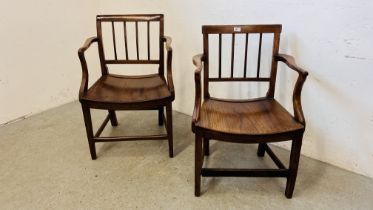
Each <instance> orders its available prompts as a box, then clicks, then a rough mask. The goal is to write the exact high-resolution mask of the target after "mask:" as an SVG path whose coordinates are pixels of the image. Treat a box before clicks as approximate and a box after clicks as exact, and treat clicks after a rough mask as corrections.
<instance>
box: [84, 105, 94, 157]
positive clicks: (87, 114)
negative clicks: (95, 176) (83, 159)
mask: <svg viewBox="0 0 373 210" xmlns="http://www.w3.org/2000/svg"><path fill="white" fill-rule="evenodd" d="M82 110H83V116H84V124H85V128H86V132H87V138H88V145H89V151H90V152H91V158H92V160H96V158H97V156H96V146H95V142H94V140H93V128H92V118H91V111H90V109H89V108H88V107H85V106H83V105H82Z"/></svg>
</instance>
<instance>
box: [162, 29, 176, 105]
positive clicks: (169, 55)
mask: <svg viewBox="0 0 373 210" xmlns="http://www.w3.org/2000/svg"><path fill="white" fill-rule="evenodd" d="M163 41H164V42H165V43H166V45H165V47H166V50H167V85H168V89H169V90H170V92H171V95H172V97H173V98H174V97H175V89H174V82H173V79H172V47H171V42H172V39H171V37H168V36H164V37H163Z"/></svg>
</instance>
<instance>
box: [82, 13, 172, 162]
mask: <svg viewBox="0 0 373 210" xmlns="http://www.w3.org/2000/svg"><path fill="white" fill-rule="evenodd" d="M163 21H164V20H163V15H162V14H146V15H145V14H144V15H143V14H139V15H99V16H97V18H96V24H97V37H92V38H89V39H87V41H86V42H85V43H84V45H83V46H82V47H81V48H80V49H79V51H78V55H79V59H80V62H81V66H82V73H83V74H82V81H81V85H80V90H79V101H80V102H81V105H82V109H83V115H84V122H85V127H86V132H87V138H88V144H89V149H90V153H91V158H92V159H93V160H94V159H96V148H95V143H97V142H112V141H133V140H161V139H165V140H168V145H169V156H170V157H173V135H172V101H173V100H174V98H175V91H174V85H173V80H172V66H171V65H172V48H171V38H169V37H166V36H164V26H163V24H164V23H163ZM104 24H107V25H108V26H109V28H111V33H109V34H110V35H111V36H112V39H111V41H112V43H109V44H112V48H111V50H112V51H111V54H113V56H112V57H110V56H106V55H105V54H108V53H109V50H107V48H105V47H104V40H105V39H103V31H104V30H103V29H102V28H103V25H104ZM129 24H132V25H133V26H134V28H135V33H132V35H133V37H135V40H133V41H132V43H135V44H134V45H135V46H136V47H132V48H131V47H130V41H131V40H128V39H129V38H128V37H130V36H129V35H127V34H129V31H128V25H129ZM140 25H141V26H143V28H146V32H147V34H146V35H145V36H143V37H146V42H145V43H146V44H143V45H142V47H144V45H145V48H146V49H145V50H141V48H140V47H139V42H140V41H139V39H140V38H141V36H139V27H140ZM153 25H156V28H157V30H159V31H157V30H155V31H157V33H156V34H157V36H156V39H155V40H156V42H159V43H158V44H159V49H156V53H154V52H153V53H154V54H156V55H152V54H151V52H152V50H151V46H158V44H157V43H155V44H154V43H152V45H151V34H152V33H151V32H150V31H151V29H150V28H151V26H152V27H154V26H153ZM115 29H117V32H116V30H115ZM121 29H122V30H123V33H122V36H119V35H118V31H119V30H121ZM120 39H121V41H123V42H122V43H123V44H119V40H120ZM109 40H110V39H109ZM92 43H97V44H98V53H99V58H100V63H101V74H102V76H101V77H100V78H99V79H98V80H97V81H96V82H95V83H94V84H93V85H92V86H91V87H90V88H88V78H89V77H88V67H87V62H86V59H85V56H84V53H85V51H86V50H87V49H88V48H89V47H90V45H91V44H92ZM106 43H107V42H106ZM132 43H131V44H132ZM143 43H144V42H143ZM134 45H132V46H134ZM120 47H124V50H122V51H121V52H122V54H121V53H120V51H119V48H120ZM164 48H165V49H166V51H167V76H166V77H165V76H164V60H165V59H164ZM122 49H123V48H122ZM130 50H133V51H135V53H133V54H131V53H129V51H130ZM144 51H145V52H144ZM130 52H131V51H130ZM134 54H135V55H134ZM156 56H158V57H156ZM119 64H136V65H137V66H138V65H142V67H144V66H145V67H146V69H148V68H149V66H152V65H153V66H154V65H156V66H158V72H157V73H155V74H148V75H137V76H134V75H131V76H128V75H126V76H125V75H117V74H112V73H110V72H109V70H110V66H111V65H119ZM127 67H128V65H127ZM164 107H166V115H167V117H165V116H164ZM90 109H101V110H108V115H107V117H106V119H105V120H104V122H103V123H102V125H101V126H100V127H99V128H98V130H97V132H96V133H93V128H92V119H91V113H90ZM117 110H158V123H159V125H162V124H164V123H165V124H166V131H167V134H159V135H147V136H140V135H139V136H117V137H112V136H107V137H103V136H100V135H101V133H102V131H103V130H104V128H105V126H106V125H107V123H108V122H109V121H110V122H111V125H112V126H117V125H118V121H117V117H116V113H115V111H117Z"/></svg>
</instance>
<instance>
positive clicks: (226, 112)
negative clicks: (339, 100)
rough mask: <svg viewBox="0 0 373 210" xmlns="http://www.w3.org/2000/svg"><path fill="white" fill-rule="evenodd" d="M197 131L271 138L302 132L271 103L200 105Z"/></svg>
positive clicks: (249, 102)
mask: <svg viewBox="0 0 373 210" xmlns="http://www.w3.org/2000/svg"><path fill="white" fill-rule="evenodd" d="M195 126H197V127H201V128H205V129H209V130H212V131H217V132H223V133H227V134H238V135H270V134H278V133H284V132H290V131H296V130H301V129H304V126H303V125H302V124H300V123H299V122H297V121H296V120H294V118H293V116H291V115H290V113H289V112H288V111H286V109H284V108H283V107H282V106H281V105H280V104H279V103H278V102H277V101H276V100H274V99H267V98H264V99H259V100H254V101H248V102H245V101H242V102H231V101H222V100H214V99H209V100H206V101H204V102H203V104H202V107H201V112H200V121H198V122H197V123H196V125H195Z"/></svg>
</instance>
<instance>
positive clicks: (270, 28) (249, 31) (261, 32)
mask: <svg viewBox="0 0 373 210" xmlns="http://www.w3.org/2000/svg"><path fill="white" fill-rule="evenodd" d="M281 29H282V25H279V24H278V25H205V26H202V33H203V54H204V57H203V59H204V81H203V83H204V88H203V89H204V98H205V99H206V98H209V97H210V94H209V82H245V81H246V82H268V83H269V89H268V92H267V97H273V96H274V90H275V82H276V71H277V62H275V59H274V55H276V54H278V51H279V43H280V33H281ZM253 35H255V36H256V37H257V38H256V40H257V44H254V45H253V44H249V42H250V38H251V37H254V36H253ZM265 36H273V39H272V40H270V41H271V42H272V50H271V52H270V54H271V56H270V58H269V59H270V67H269V68H270V71H269V75H262V74H261V63H262V60H263V57H262V54H263V53H262V44H263V39H264V37H265ZM238 38H239V39H240V40H239V42H238V41H237V39H238ZM213 41H215V42H214V43H212V42H213ZM223 41H228V42H229V41H230V43H228V45H227V44H226V42H225V43H224V42H223ZM213 44H215V46H216V45H217V47H215V50H214V51H213V50H212V49H214V47H212V46H211V45H213ZM224 44H225V45H224ZM223 46H224V47H223ZM250 47H251V48H252V47H254V49H249V48H250ZM223 48H225V49H223ZM255 48H256V49H255ZM227 49H228V51H227ZM212 51H213V52H212ZM216 51H218V52H216ZM224 51H225V52H228V53H225V52H224ZM248 52H249V54H250V55H252V54H253V52H255V54H256V55H257V57H256V61H255V65H253V64H254V62H253V60H252V59H251V60H250V61H251V63H250V61H249V58H248ZM256 52H257V53H256ZM210 61H211V62H210ZM212 62H214V65H213V66H215V68H216V69H213V70H212V71H211V72H210V69H209V67H211V65H210V64H212ZM238 62H240V65H238V64H237V63H238ZM223 63H224V64H227V63H229V65H225V66H224V65H223ZM248 64H250V65H248ZM227 66H228V69H227ZM253 66H254V67H253ZM238 68H241V69H238ZM253 68H254V69H253Z"/></svg>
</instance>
